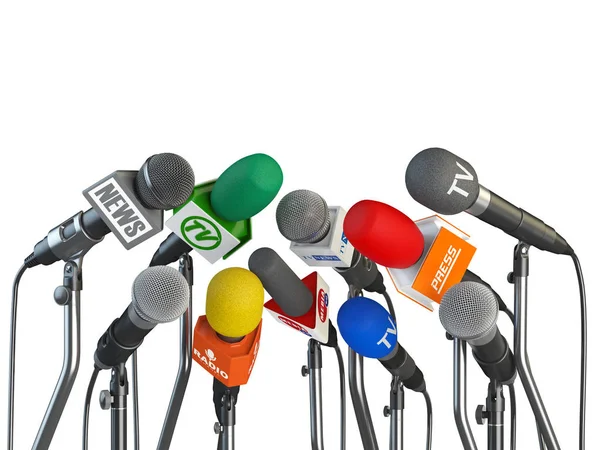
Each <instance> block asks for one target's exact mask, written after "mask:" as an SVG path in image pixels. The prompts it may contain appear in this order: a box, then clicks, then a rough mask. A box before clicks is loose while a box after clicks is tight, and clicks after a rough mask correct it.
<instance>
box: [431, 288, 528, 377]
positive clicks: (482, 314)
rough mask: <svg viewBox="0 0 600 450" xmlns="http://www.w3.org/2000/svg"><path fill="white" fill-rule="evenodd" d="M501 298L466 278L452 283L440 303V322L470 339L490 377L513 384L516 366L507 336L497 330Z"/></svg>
mask: <svg viewBox="0 0 600 450" xmlns="http://www.w3.org/2000/svg"><path fill="white" fill-rule="evenodd" d="M498 309H499V308H498V301H497V299H496V295H495V294H494V292H492V291H491V290H490V289H489V288H488V287H487V286H484V285H482V284H480V283H477V282H473V281H463V282H461V283H458V284H456V285H454V286H452V287H451V288H450V289H448V291H447V292H446V294H444V298H443V299H442V303H441V304H440V311H439V314H440V321H441V322H442V326H443V327H444V329H445V330H446V331H447V332H448V333H449V334H450V335H452V336H453V337H455V338H457V339H462V340H464V341H467V342H468V343H469V345H470V346H471V348H472V350H473V357H474V358H475V360H476V361H477V364H479V366H480V367H481V368H482V369H483V372H484V373H485V374H486V375H487V376H488V378H490V379H493V380H496V381H498V382H500V383H502V384H512V383H513V382H514V380H515V378H516V373H517V368H516V365H515V362H514V356H513V353H512V351H511V350H510V348H509V346H508V343H507V342H506V339H505V338H504V336H502V334H501V333H500V330H498V326H497V325H496V322H497V320H498Z"/></svg>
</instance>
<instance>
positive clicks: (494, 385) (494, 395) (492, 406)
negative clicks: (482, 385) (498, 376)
mask: <svg viewBox="0 0 600 450" xmlns="http://www.w3.org/2000/svg"><path fill="white" fill-rule="evenodd" d="M475 418H476V420H477V423H478V424H479V425H483V424H484V422H485V421H486V420H487V423H488V424H487V438H488V439H487V442H488V445H487V448H488V450H504V395H503V394H502V384H501V383H498V382H497V381H496V380H490V383H489V385H488V396H487V400H486V405H485V408H484V406H483V405H479V406H477V411H476V413H475Z"/></svg>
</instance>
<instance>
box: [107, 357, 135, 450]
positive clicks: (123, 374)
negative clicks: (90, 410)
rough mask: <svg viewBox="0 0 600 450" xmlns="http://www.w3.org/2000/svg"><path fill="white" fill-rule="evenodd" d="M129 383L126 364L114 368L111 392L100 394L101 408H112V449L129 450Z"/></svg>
mask: <svg viewBox="0 0 600 450" xmlns="http://www.w3.org/2000/svg"><path fill="white" fill-rule="evenodd" d="M128 393H129V383H128V381H127V369H126V368H125V363H122V364H119V365H118V366H115V367H113V368H112V372H111V379H110V390H108V391H107V390H104V391H102V392H100V407H101V408H102V409H104V410H107V409H109V408H110V434H111V438H110V448H111V450H127V394H128Z"/></svg>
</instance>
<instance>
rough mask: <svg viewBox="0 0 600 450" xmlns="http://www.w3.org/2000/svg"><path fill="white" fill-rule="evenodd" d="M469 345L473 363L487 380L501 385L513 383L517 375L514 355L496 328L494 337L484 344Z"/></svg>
mask: <svg viewBox="0 0 600 450" xmlns="http://www.w3.org/2000/svg"><path fill="white" fill-rule="evenodd" d="M469 344H470V345H471V348H472V349H473V357H474V358H475V361H477V364H479V367H481V369H482V370H483V372H484V373H485V374H486V375H487V377H488V378H490V379H493V380H497V381H498V382H500V383H502V384H510V383H512V382H513V381H514V379H515V376H516V373H517V366H516V364H515V360H514V355H513V353H512V351H511V350H510V347H509V346H508V343H507V342H506V339H505V338H504V336H502V334H501V333H500V330H499V329H498V327H496V332H495V333H494V337H493V338H492V339H491V340H490V341H489V342H487V343H486V344H483V345H473V344H471V343H469Z"/></svg>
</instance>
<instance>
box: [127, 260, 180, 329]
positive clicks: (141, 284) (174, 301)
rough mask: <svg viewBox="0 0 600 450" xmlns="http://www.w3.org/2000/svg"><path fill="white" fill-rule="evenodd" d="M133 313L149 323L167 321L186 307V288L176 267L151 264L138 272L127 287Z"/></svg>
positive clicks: (175, 317)
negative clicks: (152, 265)
mask: <svg viewBox="0 0 600 450" xmlns="http://www.w3.org/2000/svg"><path fill="white" fill-rule="evenodd" d="M131 294H132V304H133V308H134V310H135V312H136V313H137V314H138V315H139V316H140V317H141V318H142V319H144V320H146V321H148V322H150V323H155V324H158V323H166V322H171V321H173V320H175V319H177V318H178V317H180V316H181V315H182V314H183V313H184V312H185V310H186V309H187V308H188V306H189V301H190V287H189V285H188V282H187V281H186V279H185V278H184V277H183V275H181V274H180V273H179V272H178V271H177V270H175V269H173V268H172V267H168V266H154V267H149V268H147V269H145V270H144V271H142V272H141V273H140V274H139V275H138V276H137V277H136V278H135V281H134V282H133V287H132V289H131Z"/></svg>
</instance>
